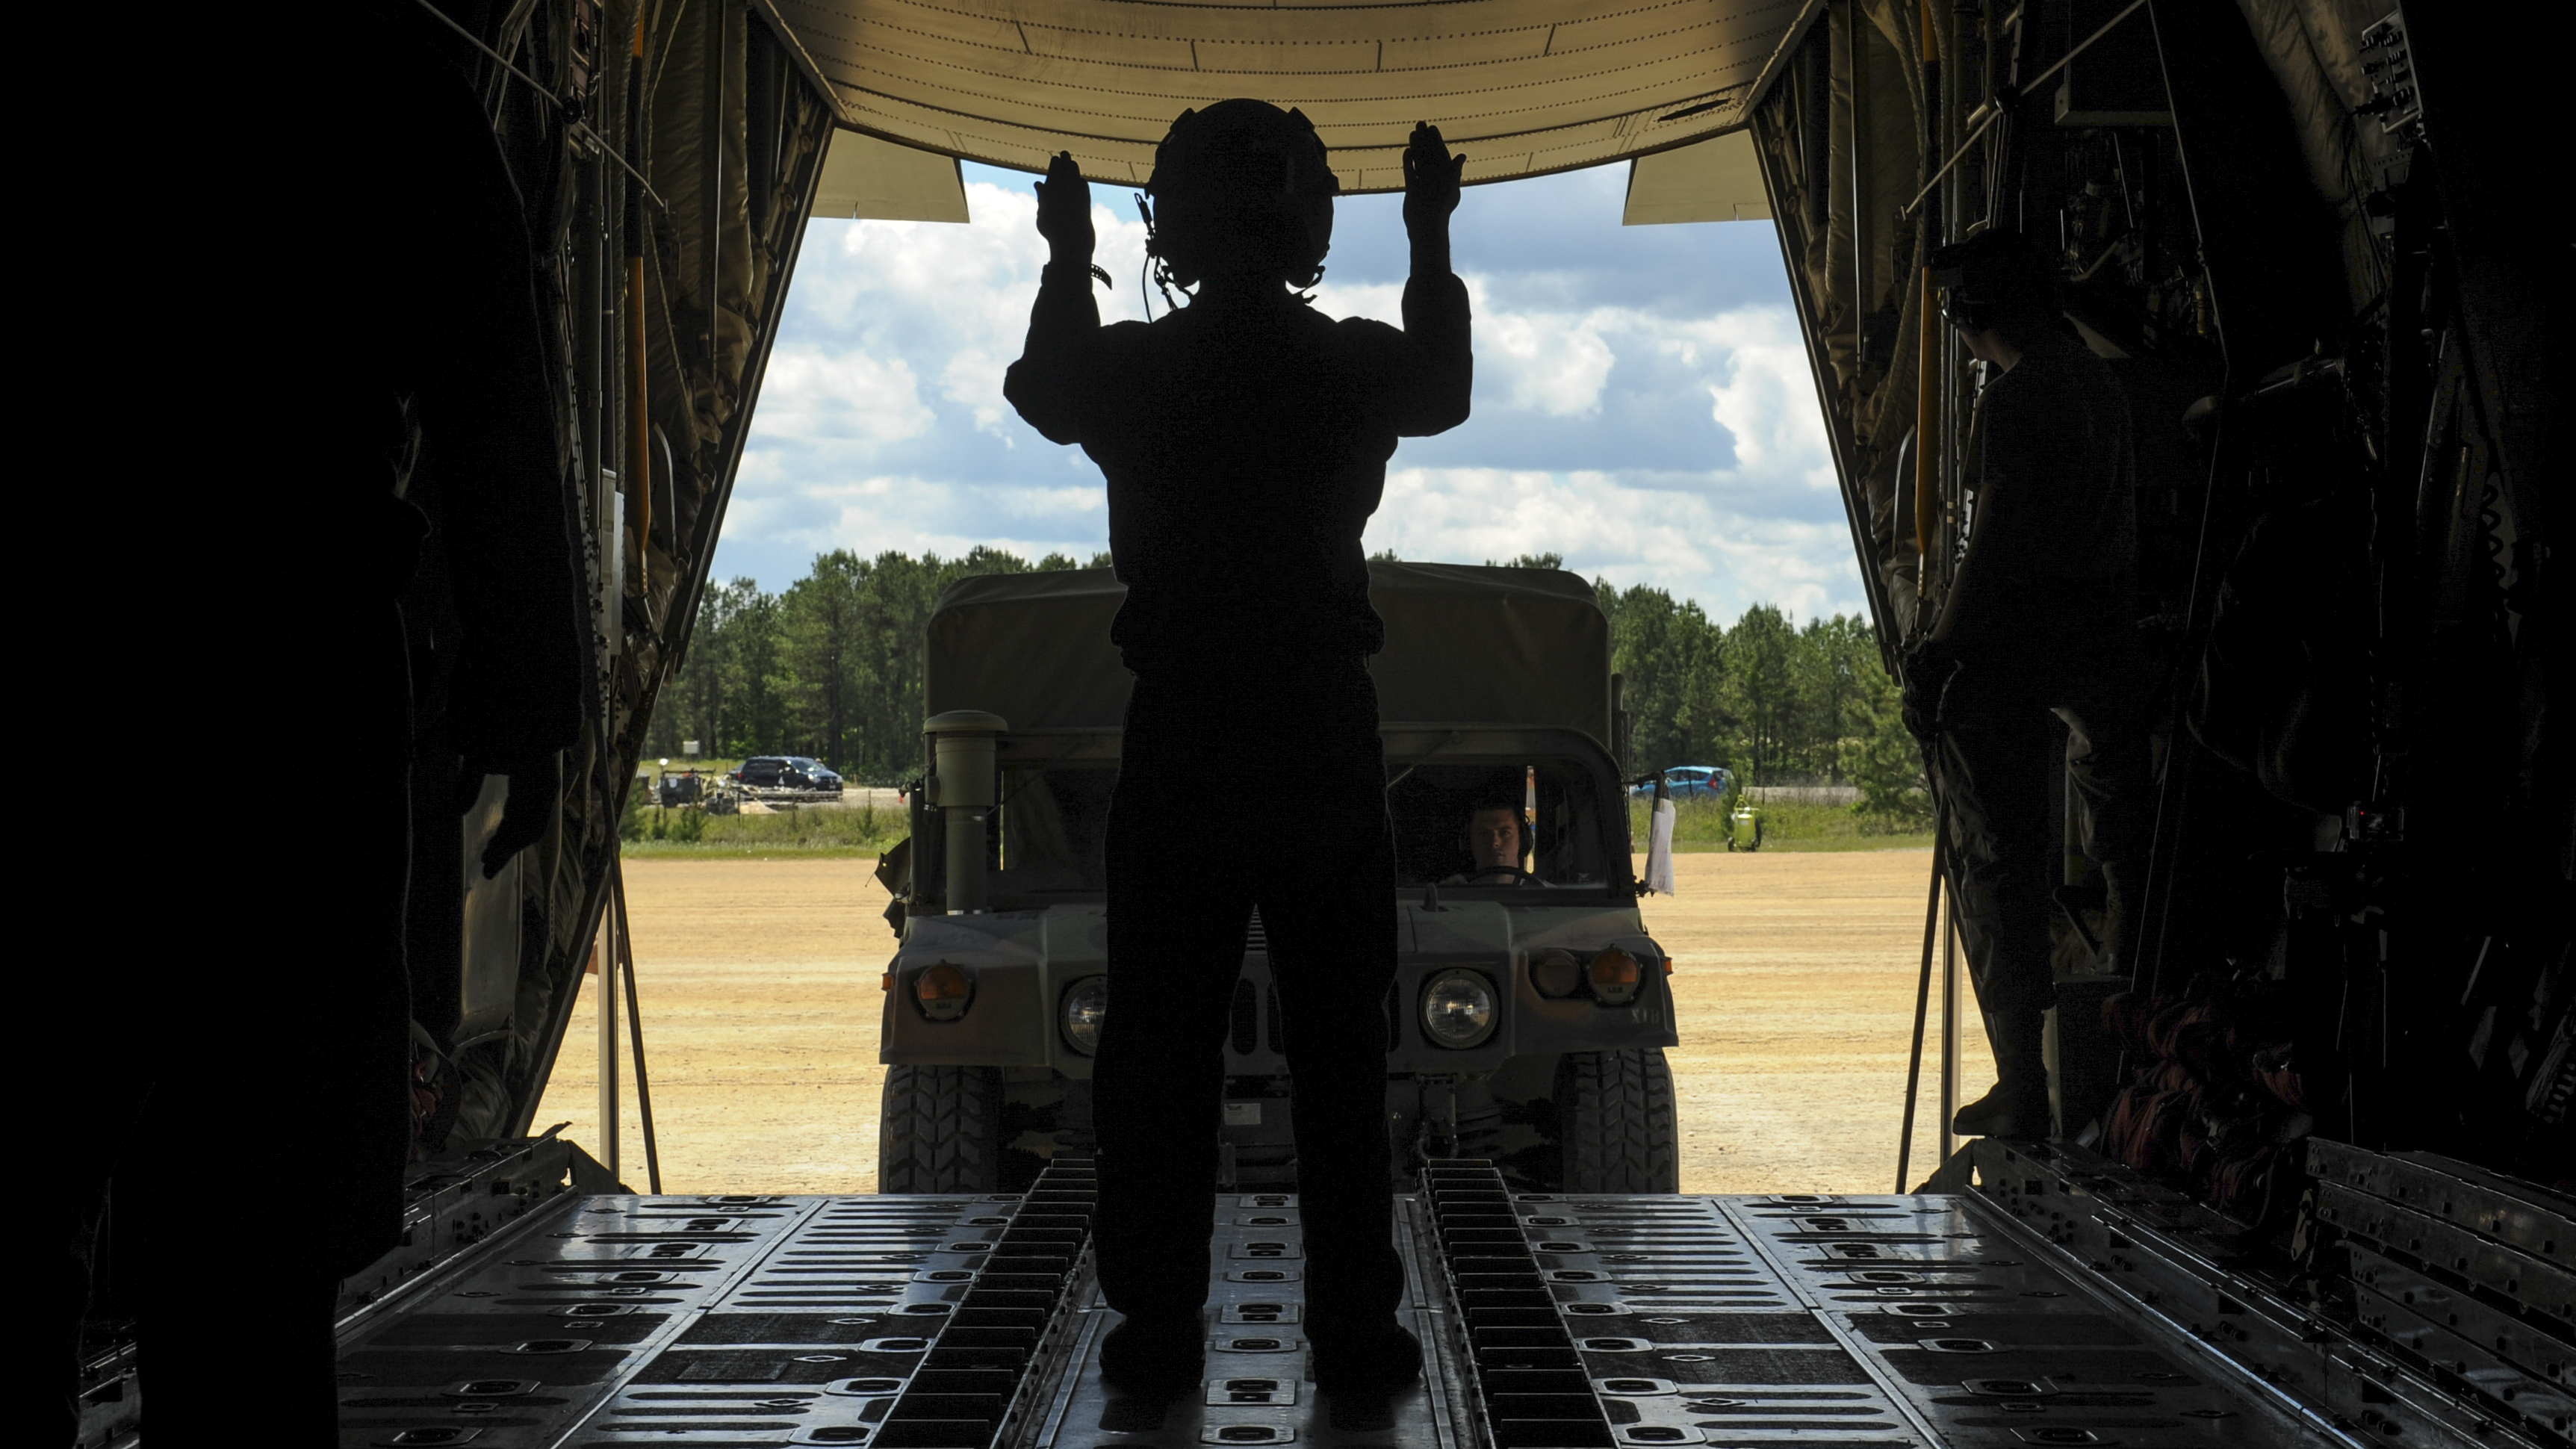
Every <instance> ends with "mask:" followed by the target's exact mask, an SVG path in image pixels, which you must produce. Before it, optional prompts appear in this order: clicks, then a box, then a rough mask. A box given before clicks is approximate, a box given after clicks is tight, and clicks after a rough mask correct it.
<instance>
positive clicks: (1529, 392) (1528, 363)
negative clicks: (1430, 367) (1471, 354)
mask: <svg viewBox="0 0 2576 1449" xmlns="http://www.w3.org/2000/svg"><path fill="white" fill-rule="evenodd" d="M1607 320H1609V319H1608V318H1607V317H1605V316H1604V315H1602V314H1597V313H1596V314H1590V315H1586V316H1582V317H1569V316H1565V315H1563V314H1557V313H1546V312H1494V313H1492V314H1490V315H1486V316H1482V317H1479V318H1478V319H1477V327H1476V344H1477V346H1476V357H1477V361H1478V362H1479V363H1480V364H1481V365H1482V366H1483V367H1484V368H1486V369H1487V370H1489V371H1492V372H1499V373H1500V374H1501V375H1502V378H1503V379H1504V386H1505V395H1506V396H1507V397H1509V398H1510V399H1511V405H1512V406H1514V407H1518V408H1527V409H1530V410H1531V411H1533V412H1539V413H1544V414H1546V415H1547V416H1549V417H1552V418H1570V417H1587V416H1590V415H1591V414H1594V413H1597V412H1599V411H1600V410H1601V385H1602V384H1603V383H1606V382H1608V381H1609V380H1610V365H1611V363H1612V362H1613V361H1614V360H1615V358H1614V357H1613V355H1612V353H1611V351H1610V344H1609V343H1608V342H1606V341H1604V340H1603V339H1602V336H1601V329H1602V325H1603V323H1604V322H1605V321H1607Z"/></svg>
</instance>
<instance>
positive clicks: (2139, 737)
mask: <svg viewBox="0 0 2576 1449" xmlns="http://www.w3.org/2000/svg"><path fill="white" fill-rule="evenodd" d="M2145 704H2146V689H2145V680H2144V674H2143V670H2142V669H2141V668H2139V667H2138V666H2137V665H2136V663H2135V662H2134V656H2133V655H2130V654H2128V653H2126V652H2123V653H2122V654H2120V655H2117V656H2113V657H2109V658H2102V659H2096V660H2087V661H2085V662H2083V663H2082V664H2080V665H2076V666H2073V667H2057V668H2050V667H2046V666H2044V665H2043V666H2042V667H2038V668H2033V667H2031V666H2030V665H2029V664H2028V663H2027V662H2024V663H2021V664H2018V665H2016V664H2012V663H2007V662H2004V661H1994V662H1983V661H1971V662H1969V663H1965V664H1962V665H1961V666H1960V668H1959V672H1958V674H1957V676H1956V677H1955V678H1954V679H1953V680H1952V681H1951V683H1950V686H1949V689H1948V691H1947V693H1945V694H1944V696H1943V697H1942V702H1941V733H1940V736H1939V748H1938V750H1937V759H1938V764H1939V769H1940V780H1939V781H1938V782H1937V783H1938V785H1939V788H1940V792H1941V807H1942V812H1943V814H1944V816H1945V817H1946V819H1945V821H1944V826H1943V828H1944V829H1945V830H1946V831H1947V833H1948V834H1947V839H1948V844H1949V854H1950V860H1951V863H1952V866H1951V869H1952V874H1951V879H1952V881H1953V882H1955V883H1956V885H1957V888H1958V917H1959V934H1960V937H1961V939H1962V940H1963V941H1964V943H1965V944H1966V946H1967V951H1968V961H1969V970H1970V974H1971V976H1972V978H1973V980H1974V982H1975V985H1976V991H1977V1002H1978V1005H1979V1006H1980V1007H1982V1008H1983V1009H1984V1011H1985V1013H1986V1015H1987V1017H1988V1019H1989V1021H1990V1022H1992V1021H1993V1020H1994V1019H1996V1018H1998V1017H2001V1018H2004V1019H2006V1020H2008V1021H2018V1022H2026V1023H2036V1021H2037V1020H2038V1017H2039V1014H2040V1013H2041V1012H2042V1011H2044V1010H2046V1009H2047V1008H2048V1006H2049V1005H2051V1004H2052V1003H2053V1002H2054V1000H2055V999H2056V985H2055V975H2054V972H2053V969H2052V967H2051V963H2050V960H2049V945H2050V941H2049V923H2050V920H2051V918H2052V917H2053V916H2054V915H2055V914H2056V911H2057V905H2056V901H2055V899H2054V892H2055V890H2056V888H2057V885H2058V883H2059V882H2060V880H2061V879H2062V873H2063V869H2064V867H2063V863H2062V862H2061V861H2060V859H2059V858H2058V855H2057V850H2056V844H2057V837H2058V828H2057V826H2058V822H2057V820H2056V818H2055V815H2054V812H2053V811H2052V809H2051V805H2050V782H2049V777H2050V775H2051V774H2052V773H2054V772H2056V771H2058V770H2059V769H2061V768H2062V769H2063V770H2064V771H2065V772H2066V779H2067V785H2068V787H2069V788H2070V789H2071V790H2073V791H2074V792H2075V794H2076V797H2077V799H2078V802H2079V807H2080V814H2081V816H2082V821H2081V826H2080V834H2079V839H2078V840H2076V841H2073V842H2070V844H2074V845H2078V846H2080V848H2081V849H2082V850H2083V852H2084V854H2085V856H2086V857H2087V858H2089V859H2091V860H2092V861H2094V862H2095V863H2097V864H2098V865H2100V866H2101V868H2102V875H2103V879H2104V883H2105V885H2106V886H2107V887H2108V888H2109V892H2110V900H2109V902H2108V905H2107V907H2106V911H2105V915H2106V918H2107V919H2108V920H2109V921H2111V922H2113V923H2114V930H2115V931H2116V932H2118V933H2119V934H2120V935H2122V936H2133V935H2134V927H2133V924H2131V925H2123V924H2120V923H2134V922H2135V920H2136V912H2135V910H2134V909H2133V907H2134V906H2135V904H2136V902H2134V901H2132V900H2130V899H2129V896H2130V894H2131V893H2132V892H2133V891H2134V889H2135V887H2136V885H2137V880H2138V876H2139V875H2140V874H2141V872H2140V871H2139V869H2138V866H2139V865H2140V864H2141V863H2143V861H2144V859H2145V855H2146V849H2147V844H2148V839H2149V837H2150V835H2151V834H2152V833H2153V826H2154V819H2153V812H2154V808H2155V802H2154V798H2153V795H2152V793H2151V791H2150V787H2149V783H2148V759H2147V741H2146V733H2145V722H2144V718H2143V716H2144V708H2145ZM2061 722H2062V723H2063V725H2064V726H2065V729H2066V739H2065V747H2064V750H2063V752H2062V753H2061V751H2060V750H2059V748H2058V726H2059V724H2060V723H2061ZM2116 954H2118V955H2119V956H2120V957H2121V959H2122V962H2123V965H2124V966H2125V964H2126V961H2127V957H2128V955H2129V949H2128V943H2127V942H2126V941H2123V942H2121V944H2120V947H2119V948H2118V949H2117V952H2116ZM2000 1049H2001V1044H2000V1043H1999V1044H1998V1050H1999V1051H2000Z"/></svg>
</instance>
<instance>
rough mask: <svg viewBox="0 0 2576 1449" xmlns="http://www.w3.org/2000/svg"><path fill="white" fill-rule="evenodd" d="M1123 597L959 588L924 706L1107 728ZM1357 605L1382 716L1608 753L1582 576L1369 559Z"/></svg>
mask: <svg viewBox="0 0 2576 1449" xmlns="http://www.w3.org/2000/svg"><path fill="white" fill-rule="evenodd" d="M1126 597H1127V590H1126V586H1125V585H1123V584H1121V583H1119V582H1118V580H1117V579H1116V578H1115V577H1113V576H1112V575H1111V573H1110V571H1109V570H1107V569H1073V570H1067V571H1064V572H1057V573H1034V574H996V575H987V576H985V577H982V578H972V579H966V580H964V581H962V582H960V583H958V584H957V585H955V586H954V587H952V588H950V589H949V590H948V592H947V593H945V594H943V595H941V596H940V600H939V605H938V608H937V609H936V610H935V611H934V612H933V613H932V614H931V617H930V637H929V646H928V649H927V653H926V657H925V658H924V660H923V690H924V695H925V699H924V706H925V709H926V712H927V713H929V714H938V713H941V712H942V711H945V710H952V709H984V710H991V711H992V712H994V713H996V714H999V715H1001V716H1002V717H1003V718H1005V719H1007V720H1009V721H1010V723H1011V728H1012V729H1013V730H1014V731H1023V730H1039V729H1112V730H1114V729H1116V728H1118V725H1119V721H1120V719H1121V718H1122V716H1123V715H1124V713H1125V711H1126V708H1127V691H1128V686H1129V685H1130V684H1131V683H1132V682H1133V678H1134V677H1133V676H1132V675H1130V674H1129V673H1128V672H1127V670H1126V669H1125V667H1124V666H1122V665H1121V664H1120V663H1119V659H1118V651H1117V649H1116V648H1115V647H1113V646H1112V645H1111V643H1110V640H1109V624H1110V620H1111V619H1113V618H1115V617H1116V615H1117V613H1118V609H1119V607H1120V605H1122V604H1123V603H1125V602H1126ZM1368 598H1369V603H1370V604H1371V606H1373V607H1374V608H1375V609H1376V611H1377V613H1378V616H1379V617H1380V618H1382V619H1383V620H1385V621H1386V647H1385V649H1384V650H1383V651H1382V652H1380V653H1379V654H1378V655H1377V656H1376V657H1375V658H1374V659H1372V660H1370V661H1369V665H1370V671H1371V672H1372V673H1373V674H1375V675H1376V677H1377V691H1378V717H1379V719H1380V720H1381V721H1383V722H1384V723H1386V724H1390V725H1392V724H1417V723H1418V724H1441V723H1452V722H1460V721H1474V722H1476V723H1479V724H1485V725H1523V726H1530V727H1535V728H1546V729H1565V730H1571V731H1574V732H1576V733H1579V734H1582V735H1585V736H1587V737H1589V738H1590V739H1592V740H1593V741H1594V742H1595V743H1597V744H1600V745H1601V746H1603V747H1604V748H1607V747H1608V746H1609V744H1610V742H1611V741H1610V698H1609V693H1608V690H1607V688H1606V685H1605V681H1607V680H1608V679H1609V677H1610V625H1609V621H1608V620H1607V619H1606V618H1604V617H1603V616H1602V613H1601V609H1600V606H1599V605H1598V604H1596V603H1595V602H1594V601H1593V593H1592V586H1591V585H1590V584H1588V583H1585V582H1584V581H1583V580H1582V579H1581V578H1579V577H1577V576H1576V575H1574V574H1570V573H1564V572H1561V571H1557V570H1550V569H1520V568H1479V567H1476V566H1473V565H1468V564H1423V563H1389V562H1384V561H1372V562H1370V563H1369V565H1368Z"/></svg>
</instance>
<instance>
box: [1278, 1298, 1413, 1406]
mask: <svg viewBox="0 0 2576 1449" xmlns="http://www.w3.org/2000/svg"><path fill="white" fill-rule="evenodd" d="M1306 1339H1307V1342H1308V1343H1309V1344H1310V1345H1312V1347H1313V1350H1314V1355H1315V1360H1314V1362H1315V1387H1317V1388H1319V1389H1322V1390H1323V1391H1324V1392H1325V1393H1328V1394H1337V1395H1341V1396H1344V1397H1368V1396H1383V1395H1389V1394H1394V1393H1396V1392H1398V1391H1400V1390H1402V1389H1403V1388H1404V1387H1405V1386H1406V1385H1408V1384H1411V1383H1412V1382H1413V1381H1414V1380H1415V1379H1417V1378H1419V1377H1421V1376H1422V1345H1421V1344H1420V1343H1419V1342H1418V1341H1416V1340H1415V1338H1414V1336H1413V1335H1412V1334H1411V1333H1408V1332H1406V1331H1405V1327H1404V1325H1403V1324H1401V1323H1398V1322H1396V1321H1395V1315H1394V1314H1392V1313H1386V1314H1380V1315H1377V1316H1376V1318H1375V1319H1374V1321H1371V1320H1361V1321H1358V1322H1348V1321H1344V1320H1341V1319H1339V1318H1337V1317H1328V1316H1318V1317H1317V1318H1315V1319H1314V1320H1312V1321H1310V1322H1309V1323H1308V1325H1307V1330H1306Z"/></svg>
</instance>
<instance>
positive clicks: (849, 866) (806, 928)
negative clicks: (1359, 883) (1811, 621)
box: [536, 850, 1994, 1193]
mask: <svg viewBox="0 0 2576 1449" xmlns="http://www.w3.org/2000/svg"><path fill="white" fill-rule="evenodd" d="M874 864H875V863H874V862H873V861H870V860H848V859H842V860H813V859H801V860H800V859H779V860H765V861H764V860H713V861H695V860H669V859H661V860H630V861H628V862H627V863H626V887H627V906H628V911H629V914H630V918H631V922H632V926H633V930H634V933H635V960H636V975H637V981H638V995H639V996H640V998H641V1003H642V1007H643V1015H644V1049H645V1060H646V1064H647V1066H648V1068H649V1069H650V1072H651V1078H652V1090H653V1117H654V1126H655V1133H656V1136H657V1138H658V1140H659V1144H660V1149H661V1160H662V1188H663V1191H665V1192H676V1193H697V1192H798V1193H849V1192H873V1191H875V1190H876V1155H877V1095H878V1092H879V1091H880V1089H881V1088H882V1085H883V1082H884V1071H885V1069H884V1068H883V1067H880V1066H879V1065H877V1060H876V1054H877V1034H878V1023H879V1019H880V1013H881V1010H882V1007H883V1003H884V997H883V995H882V994H881V992H880V991H879V989H878V985H877V982H878V978H879V975H880V974H881V973H882V972H883V970H884V969H885V963H886V959H887V958H888V957H889V956H890V955H892V954H893V947H894V937H893V934H892V933H891V932H889V931H888V930H887V929H886V925H885V922H884V920H883V917H882V913H883V911H884V910H885V905H886V895H885V891H884V890H883V889H882V888H881V887H879V886H878V884H877V883H876V880H875V879H874V877H873V876H871V875H870V874H869V872H870V870H871V868H872V867H873V866H874ZM1930 869H1931V854H1930V852H1928V851H1921V850H1891V851H1855V852H1837V853H1817V854H1790V853H1781V854H1768V853H1766V854H1759V855H1727V854H1686V855H1682V856H1680V857H1678V858H1677V859H1676V861H1675V880H1674V886H1675V894H1673V895H1672V896H1669V897H1663V896H1652V897H1648V898H1647V900H1646V901H1645V915H1646V925H1647V929H1648V930H1649V931H1651V932H1652V933H1653V934H1654V937H1655V939H1656V940H1658V941H1660V942H1662V943H1663V944H1664V946H1665V948H1666V949H1668V950H1669V951H1671V952H1672V953H1673V957H1674V962H1675V974H1674V975H1673V977H1672V984H1673V988H1674V993H1675V996H1676V998H1677V1000H1678V1001H1679V1003H1680V1009H1681V1038H1682V1045H1681V1046H1680V1048H1679V1049H1677V1050H1674V1051H1672V1052H1670V1053H1669V1055H1670V1058H1671V1061H1672V1067H1673V1074H1674V1078H1675V1083H1676V1086H1677V1088H1678V1090H1679V1092H1680V1096H1681V1136H1682V1190H1683V1191H1685V1192H1885V1191H1887V1190H1888V1189H1889V1188H1890V1187H1892V1186H1893V1185H1894V1182H1895V1172H1896V1138H1897V1130H1898V1125H1899V1122H1900V1120H1901V1114H1902V1112H1903V1110H1904V1092H1905V1057H1906V1044H1907V1038H1908V1034H1909V1032H1910V1030H1911V1027H1912V1023H1913V1011H1914V985H1915V971H1916V966H1917V962H1918V959H1919V958H1918V954H1917V953H1918V952H1919V951H1920V950H1921V948H1922V939H1923V935H1922V933H1923V897H1924V889H1925V886H1926V884H1927V875H1928V872H1929V871H1930ZM594 982H595V978H594ZM1962 990H1963V991H1964V990H1965V987H1964V983H1963V985H1962ZM595 999H596V998H595V995H594V994H593V993H591V992H589V991H587V990H585V992H584V994H583V999H582V1000H581V1002H580V1003H579V1004H578V1005H577V1006H576V1007H575V1009H574V1015H573V1021H572V1026H571V1030H570V1032H569V1033H568V1034H567V1035H566V1037H565V1039H564V1045H563V1054H562V1056H561V1057H560V1058H559V1059H558V1060H557V1062H556V1064H555V1072H554V1077H553V1079H552V1080H551V1081H550V1082H549V1083H548V1085H547V1088H546V1095H545V1099H544V1101H543V1103H542V1104H541V1105H540V1107H539V1108H538V1112H537V1119H536V1120H537V1126H538V1128H539V1130H543V1129H544V1128H546V1127H548V1126H551V1125H553V1124H554V1123H557V1122H568V1123H569V1124H570V1125H569V1126H567V1127H566V1128H565V1129H564V1130H565V1133H566V1135H568V1136H569V1137H571V1138H572V1139H573V1140H574V1141H576V1142H579V1143H581V1144H582V1145H583V1146H584V1147H585V1148H588V1149H589V1150H590V1151H592V1152H593V1153H597V1152H599V1151H600V1149H601V1136H600V1131H599V1107H598V1080H599V1078H598V1040H599V1034H598V1017H597V1013H596V1009H595V1007H594V1005H593V1003H594V1001H595ZM1967 1011H1968V1016H1967V1019H1966V1021H1965V1022H1964V1023H1963V1026H1962V1030H1961V1036H1962V1041H1963V1047H1964V1050H1965V1059H1964V1062H1963V1066H1962V1086H1961V1098H1962V1100H1968V1099H1972V1098H1974V1097H1975V1096H1977V1095H1978V1094H1979V1093H1981V1092H1983V1091H1984V1090H1985V1089H1986V1087H1987V1086H1989V1085H1990V1084H1992V1082H1993V1081H1994V1067H1993V1064H1992V1061H1991V1060H1990V1058H1989V1057H1988V1056H1987V1054H1986V1050H1985V1042H1984V1038H1983V1035H1982V1033H1981V1032H1980V1031H1979V1029H1978V1027H1977V1025H1976V1021H1975V1016H1974V1008H1973V1006H1971V1007H1969V1008H1967ZM621 1014H622V1013H621ZM1931 1030H1932V1032H1933V1036H1932V1041H1933V1042H1934V1043H1935V1044H1936V1045H1935V1046H1934V1048H1933V1051H1932V1052H1931V1053H1929V1054H1927V1060H1926V1062H1925V1066H1924V1084H1923V1098H1922V1102H1923V1105H1922V1108H1921V1111H1920V1112H1919V1113H1918V1116H1917V1120H1916V1131H1915V1140H1914V1162H1915V1166H1914V1168H1913V1173H1914V1176H1915V1177H1916V1179H1917V1180H1920V1178H1921V1177H1922V1175H1923V1174H1924V1173H1925V1172H1927V1171H1929V1169H1930V1164H1931V1163H1932V1162H1933V1161H1934V1160H1935V1159H1934V1157H1933V1154H1934V1153H1935V1152H1936V1151H1937V1150H1938V1143H1937V1140H1936V1137H1935V1135H1934V1134H1935V1130H1936V1129H1935V1124H1934V1121H1933V1113H1934V1104H1935V1095H1934V1094H1935V1091H1936V1083H1935V1070H1936V1064H1937V1062H1938V1048H1937V1043H1938V1041H1939V1036H1938V1033H1939V1030H1940V994H1939V989H1938V984H1937V982H1936V984H1935V989H1934V993H1933V1000H1932V1023H1931ZM620 1035H621V1042H622V1040H623V1033H621V1034H620ZM620 1068H621V1070H620V1076H621V1077H622V1078H623V1079H624V1086H623V1088H622V1090H621V1094H620V1107H621V1110H620V1112H619V1116H620V1118H621V1119H622V1123H623V1125H622V1128H621V1134H620V1140H621V1143H622V1145H623V1152H622V1157H621V1161H620V1163H619V1170H620V1175H621V1176H622V1178H623V1179H624V1180H625V1181H626V1182H628V1183H631V1184H633V1185H634V1186H635V1187H636V1188H638V1189H639V1190H641V1189H643V1188H644V1187H645V1185H646V1182H645V1168H644V1137H643V1131H642V1128H641V1125H640V1119H639V1117H638V1115H637V1112H636V1104H635V1094H634V1076H633V1072H634V1063H633V1061H632V1059H631V1058H629V1057H627V1056H626V1055H625V1053H624V1049H623V1047H622V1045H621V1049H620Z"/></svg>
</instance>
